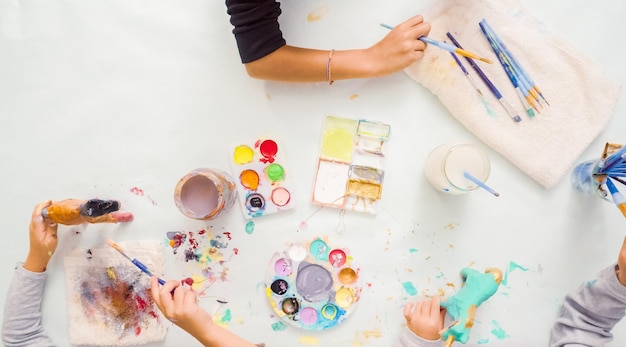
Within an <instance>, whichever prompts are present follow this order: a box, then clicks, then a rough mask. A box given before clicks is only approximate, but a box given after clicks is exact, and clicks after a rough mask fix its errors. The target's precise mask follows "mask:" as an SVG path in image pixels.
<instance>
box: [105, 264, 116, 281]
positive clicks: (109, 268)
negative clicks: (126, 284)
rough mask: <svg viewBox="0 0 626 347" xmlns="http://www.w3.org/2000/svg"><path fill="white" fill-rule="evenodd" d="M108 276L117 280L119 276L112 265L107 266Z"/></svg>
mask: <svg viewBox="0 0 626 347" xmlns="http://www.w3.org/2000/svg"><path fill="white" fill-rule="evenodd" d="M107 276H109V278H110V279H112V280H116V279H117V277H116V276H115V270H113V268H112V267H108V268H107Z"/></svg>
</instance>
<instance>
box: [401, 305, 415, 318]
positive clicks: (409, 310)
mask: <svg viewBox="0 0 626 347" xmlns="http://www.w3.org/2000/svg"><path fill="white" fill-rule="evenodd" d="M414 306H415V305H414V304H413V303H411V302H410V303H408V304H406V305H404V312H403V313H404V319H405V320H406V321H407V322H409V321H411V317H412V316H413V307H414Z"/></svg>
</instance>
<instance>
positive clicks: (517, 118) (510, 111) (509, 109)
mask: <svg viewBox="0 0 626 347" xmlns="http://www.w3.org/2000/svg"><path fill="white" fill-rule="evenodd" d="M446 36H448V38H449V39H450V41H452V43H453V44H454V45H455V46H457V47H459V48H462V47H461V45H460V44H459V42H458V41H457V40H456V39H455V38H454V36H452V34H451V33H449V32H447V33H446ZM465 59H466V60H467V61H468V62H469V64H470V66H471V67H472V68H473V69H474V71H476V73H477V74H478V76H480V78H481V79H482V80H483V82H485V84H486V85H487V87H489V90H490V91H491V93H492V94H493V95H494V96H495V97H496V99H498V101H499V102H500V104H502V106H503V107H504V109H505V110H506V112H507V113H508V114H509V116H510V117H511V119H513V121H514V122H515V123H519V122H521V121H522V117H520V116H519V115H518V114H517V113H516V112H515V111H514V110H513V107H511V104H509V103H508V102H507V101H506V100H505V99H504V97H503V96H502V94H501V93H500V91H499V90H498V88H496V86H495V85H494V84H493V83H492V82H491V81H490V80H489V78H488V77H487V75H485V73H484V72H483V70H481V69H480V67H478V65H476V63H475V62H474V61H473V60H472V59H470V58H468V57H465Z"/></svg>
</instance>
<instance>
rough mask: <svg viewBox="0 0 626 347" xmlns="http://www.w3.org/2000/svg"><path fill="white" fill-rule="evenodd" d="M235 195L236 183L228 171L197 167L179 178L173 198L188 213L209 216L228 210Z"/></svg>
mask: <svg viewBox="0 0 626 347" xmlns="http://www.w3.org/2000/svg"><path fill="white" fill-rule="evenodd" d="M236 196H237V191H236V190H235V184H234V183H233V180H232V179H231V178H230V176H229V175H228V174H227V173H225V172H223V171H220V170H214V169H196V170H194V171H192V172H190V173H189V174H187V175H186V176H185V177H183V178H181V179H180V181H178V184H177V185H176V190H175V191H174V202H175V203H176V206H177V207H178V209H179V210H180V211H181V212H182V213H183V214H184V215H186V216H187V217H190V218H194V219H203V220H208V219H214V218H216V217H218V216H219V215H221V214H222V213H224V212H226V211H228V210H229V209H230V207H231V206H232V205H233V203H234V202H235V199H236Z"/></svg>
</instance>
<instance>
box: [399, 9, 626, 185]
mask: <svg viewBox="0 0 626 347" xmlns="http://www.w3.org/2000/svg"><path fill="white" fill-rule="evenodd" d="M424 18H425V19H426V21H428V22H430V23H431V25H432V30H431V32H430V34H429V35H428V36H429V37H430V38H432V39H435V40H439V41H444V40H445V41H446V42H448V43H450V44H451V42H450V40H449V39H448V37H447V36H446V32H450V33H452V35H453V36H454V37H455V39H457V41H458V42H459V43H460V44H461V46H462V47H463V48H464V49H465V50H467V51H470V52H473V53H476V54H478V55H480V56H482V57H485V58H488V59H490V60H493V62H494V63H493V64H486V63H483V62H481V61H478V60H476V63H477V65H478V66H479V67H480V68H481V69H482V70H483V72H485V74H486V75H487V76H488V77H489V79H490V80H491V81H492V82H493V83H494V84H495V86H496V87H497V88H498V90H499V91H500V92H501V93H502V95H503V96H504V98H505V99H506V100H507V101H508V102H509V104H511V105H512V106H513V107H514V109H515V110H516V111H517V113H518V114H519V115H520V116H522V121H521V122H520V123H515V122H513V121H512V119H511V118H510V116H509V115H508V113H507V112H506V111H505V109H504V108H503V107H502V105H501V104H500V103H499V102H498V101H497V99H496V98H495V97H494V96H493V95H492V94H491V92H490V91H489V89H488V88H487V86H486V85H485V84H484V83H483V82H482V80H481V79H480V78H479V76H478V75H477V74H476V73H475V71H474V70H473V69H472V68H471V67H470V65H469V63H468V62H467V61H466V60H465V58H463V57H461V56H458V57H459V59H460V60H461V62H462V63H463V65H464V66H465V68H466V69H467V70H468V72H469V73H470V75H472V77H473V78H474V80H476V82H477V85H478V86H479V87H480V89H481V91H482V93H483V95H485V96H484V97H483V98H482V100H481V97H480V95H479V94H478V93H477V92H476V91H475V89H473V88H472V86H471V84H470V82H469V81H468V80H467V79H466V77H465V76H464V75H463V73H462V71H461V69H460V68H459V67H458V66H457V65H456V63H455V62H454V60H453V58H452V56H451V55H450V53H449V52H447V51H444V50H442V49H439V48H436V47H429V48H428V49H426V53H425V56H424V58H423V59H422V60H420V61H418V62H416V63H415V64H413V65H411V66H409V67H408V68H406V69H405V72H406V73H407V74H408V75H409V76H410V77H411V78H412V79H414V80H415V81H416V82H418V83H420V84H421V85H423V86H424V87H426V88H428V89H429V90H430V91H431V92H432V93H433V94H435V95H436V96H437V97H438V98H439V100H441V102H442V103H443V104H444V105H445V106H446V108H447V109H448V110H449V111H450V112H451V113H452V115H453V116H454V117H455V118H456V119H457V120H458V121H459V122H461V124H463V125H464V126H465V127H466V128H467V129H468V130H469V131H471V132H472V133H473V134H474V135H476V136H477V137H478V138H480V139H481V140H482V141H483V142H484V143H485V144H486V145H488V146H489V147H491V148H493V149H494V150H495V151H497V152H499V153H500V154H501V155H502V156H504V157H505V158H507V159H508V160H510V161H511V162H512V163H513V164H514V165H516V166H517V167H518V168H520V169H521V170H522V171H523V172H525V173H526V174H528V175H529V176H530V177H532V178H533V179H534V180H536V181H537V182H538V183H540V184H541V185H543V186H544V187H545V188H550V187H552V186H554V185H555V184H556V183H558V181H559V180H560V179H561V178H562V177H563V175H564V174H565V173H566V172H567V171H568V170H569V169H570V168H571V167H572V165H573V164H574V162H575V161H576V160H577V158H578V157H579V156H580V154H581V153H582V152H583V151H584V150H585V149H586V148H587V146H588V145H589V144H590V143H591V142H592V141H593V140H594V139H595V138H596V137H597V136H598V134H599V133H600V132H601V131H602V130H603V129H604V127H605V126H606V124H607V122H608V121H609V119H610V117H611V115H612V113H613V110H614V107H615V104H616V102H617V99H618V97H619V92H620V86H619V85H617V84H616V83H614V82H612V81H610V80H609V79H608V78H607V77H606V76H605V75H604V73H603V72H602V71H601V69H600V68H599V67H598V66H597V64H594V63H593V62H592V61H591V60H589V59H588V58H586V57H585V56H584V55H583V54H581V53H580V52H579V51H577V50H576V49H574V47H572V46H571V45H570V44H568V43H567V42H566V41H564V40H563V39H562V38H560V37H559V36H558V35H556V34H554V33H553V32H551V31H550V30H549V29H548V28H546V26H545V25H543V24H542V23H541V22H539V21H538V20H537V19H535V18H534V17H533V16H532V15H530V14H529V13H528V12H527V10H525V9H524V8H523V7H522V6H521V5H520V4H519V2H518V1H517V0H497V1H496V0H471V1H467V0H445V1H443V0H437V1H434V3H432V5H431V6H430V7H429V8H427V9H425V11H424ZM482 19H486V21H487V22H488V23H489V24H490V25H491V27H492V28H493V30H494V31H495V32H496V34H497V35H498V36H499V37H500V39H501V40H502V41H503V42H504V44H505V45H506V46H507V48H508V50H509V51H511V53H512V54H513V55H514V56H515V57H516V58H517V60H518V61H519V62H520V64H521V65H522V67H524V69H525V70H526V71H527V72H528V73H529V74H530V76H531V78H532V79H533V80H534V82H535V83H536V84H537V85H538V86H539V88H540V89H541V91H542V92H543V95H544V96H545V97H546V99H547V100H548V102H549V103H550V105H551V106H544V107H543V108H540V109H539V111H540V112H541V113H540V114H537V115H536V116H535V117H534V118H533V119H530V118H529V117H528V116H527V115H526V113H525V111H524V109H523V107H522V104H521V102H520V100H519V97H518V96H517V94H516V93H515V90H514V89H513V86H512V84H511V82H510V81H509V79H508V77H507V75H506V73H505V72H504V70H503V68H502V66H501V65H500V63H499V62H498V60H497V58H496V55H495V54H494V53H493V50H492V49H491V46H489V43H488V41H487V39H486V38H485V37H484V35H483V34H482V32H481V30H480V27H479V25H478V23H479V22H480V21H481V20H482Z"/></svg>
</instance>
